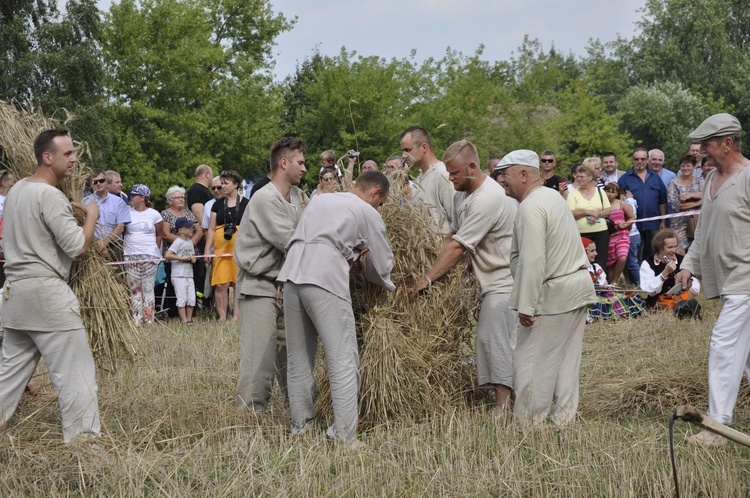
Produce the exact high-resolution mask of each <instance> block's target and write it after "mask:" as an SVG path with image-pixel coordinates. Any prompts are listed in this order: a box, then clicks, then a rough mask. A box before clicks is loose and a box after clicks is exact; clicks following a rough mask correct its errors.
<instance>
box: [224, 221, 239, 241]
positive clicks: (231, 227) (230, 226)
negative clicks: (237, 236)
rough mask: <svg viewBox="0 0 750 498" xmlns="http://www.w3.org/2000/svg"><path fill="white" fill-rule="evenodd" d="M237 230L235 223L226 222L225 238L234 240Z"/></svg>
mask: <svg viewBox="0 0 750 498" xmlns="http://www.w3.org/2000/svg"><path fill="white" fill-rule="evenodd" d="M236 231H237V227H236V226H235V224H234V223H225V224H224V240H232V235H234V232H236Z"/></svg>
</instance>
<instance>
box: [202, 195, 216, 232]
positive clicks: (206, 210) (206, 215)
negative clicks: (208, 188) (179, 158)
mask: <svg viewBox="0 0 750 498" xmlns="http://www.w3.org/2000/svg"><path fill="white" fill-rule="evenodd" d="M214 202H216V199H211V200H210V201H208V202H207V203H206V205H205V206H203V219H202V220H201V227H202V228H203V230H208V226H209V225H210V224H211V208H212V207H213V205H214Z"/></svg>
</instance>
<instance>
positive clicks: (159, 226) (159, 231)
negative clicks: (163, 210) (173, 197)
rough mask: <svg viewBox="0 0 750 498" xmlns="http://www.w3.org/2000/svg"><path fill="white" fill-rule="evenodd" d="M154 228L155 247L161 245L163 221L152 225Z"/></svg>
mask: <svg viewBox="0 0 750 498" xmlns="http://www.w3.org/2000/svg"><path fill="white" fill-rule="evenodd" d="M154 228H155V229H156V247H161V239H162V238H163V232H164V223H157V224H156V226H155V227H154Z"/></svg>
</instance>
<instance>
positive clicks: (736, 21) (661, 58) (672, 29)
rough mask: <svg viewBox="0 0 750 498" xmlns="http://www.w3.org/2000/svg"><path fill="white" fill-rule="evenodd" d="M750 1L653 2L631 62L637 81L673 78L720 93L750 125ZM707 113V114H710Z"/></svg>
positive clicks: (646, 11) (694, 88)
mask: <svg viewBox="0 0 750 498" xmlns="http://www.w3.org/2000/svg"><path fill="white" fill-rule="evenodd" d="M748 14H750V1H748V0H732V1H726V0H648V2H647V3H646V7H645V9H644V17H643V19H642V21H641V22H640V23H639V26H640V28H641V34H640V36H638V37H636V38H635V39H633V41H632V46H633V51H632V53H631V57H630V59H629V60H627V61H626V62H627V63H628V64H629V65H630V66H631V67H632V68H633V73H634V75H635V79H634V81H633V83H634V84H645V83H657V82H664V81H673V82H679V83H681V84H683V85H684V86H685V87H687V88H688V89H690V90H691V91H694V92H697V93H700V94H702V95H706V96H709V95H715V96H717V97H718V98H720V99H723V100H724V101H725V102H726V105H727V107H730V108H731V107H733V108H734V110H735V111H736V113H737V115H738V117H739V118H740V121H741V122H743V123H744V124H745V126H746V127H747V126H748V125H750V89H749V88H748V86H747V81H748V80H750V15H748ZM704 117H706V116H704Z"/></svg>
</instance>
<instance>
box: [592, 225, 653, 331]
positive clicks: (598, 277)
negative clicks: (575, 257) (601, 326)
mask: <svg viewBox="0 0 750 498" xmlns="http://www.w3.org/2000/svg"><path fill="white" fill-rule="evenodd" d="M581 241H582V242H583V247H584V249H586V257H587V258H588V260H589V274H590V275H591V280H592V281H593V282H594V288H595V290H596V297H597V302H596V303H594V304H592V305H591V307H590V308H589V318H590V321H594V320H613V319H616V318H629V317H631V316H638V315H641V314H645V313H646V310H645V308H644V302H643V299H642V298H641V297H640V296H639V295H638V294H636V293H634V292H630V291H616V292H615V291H613V290H612V289H613V287H612V286H611V285H609V283H607V274H606V273H604V270H603V269H602V267H601V266H599V265H598V264H596V263H595V262H594V260H595V259H596V256H597V252H596V244H595V243H594V242H593V241H592V240H591V239H587V238H586V237H581Z"/></svg>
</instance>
